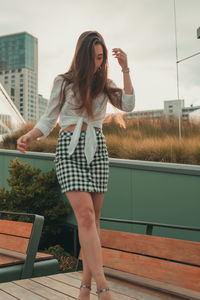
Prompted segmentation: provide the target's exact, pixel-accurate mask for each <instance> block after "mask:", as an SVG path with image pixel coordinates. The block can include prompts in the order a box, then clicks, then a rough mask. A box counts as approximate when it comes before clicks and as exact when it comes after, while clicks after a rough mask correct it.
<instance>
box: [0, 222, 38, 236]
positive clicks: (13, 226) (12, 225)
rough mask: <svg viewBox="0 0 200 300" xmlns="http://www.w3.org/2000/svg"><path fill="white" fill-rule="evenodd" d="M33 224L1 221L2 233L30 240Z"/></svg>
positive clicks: (0, 228)
mask: <svg viewBox="0 0 200 300" xmlns="http://www.w3.org/2000/svg"><path fill="white" fill-rule="evenodd" d="M32 227H33V224H32V223H26V222H17V221H8V220H0V233H4V234H9V235H16V236H21V237H26V238H29V237H30V235H31V231H32Z"/></svg>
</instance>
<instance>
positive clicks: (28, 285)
mask: <svg viewBox="0 0 200 300" xmlns="http://www.w3.org/2000/svg"><path fill="white" fill-rule="evenodd" d="M15 284H16V285H19V286H21V287H23V288H24V289H26V290H28V291H31V292H33V293H34V294H36V295H39V296H42V297H44V298H45V299H51V300H57V299H59V300H71V299H72V298H71V297H69V296H67V295H65V294H63V293H62V290H61V291H60V292H58V291H55V290H54V289H52V288H51V287H46V286H44V285H42V284H40V283H38V282H34V281H33V280H30V279H24V280H17V281H15Z"/></svg>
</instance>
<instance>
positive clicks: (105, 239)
mask: <svg viewBox="0 0 200 300" xmlns="http://www.w3.org/2000/svg"><path fill="white" fill-rule="evenodd" d="M100 236H101V244H102V246H104V247H108V248H115V249H119V250H124V251H130V252H135V253H141V254H144V255H150V256H155V257H160V258H166V259H170V260H175V261H180V262H186V263H190V264H195V265H199V266H200V243H198V242H192V241H184V240H177V239H170V238H164V237H158V236H149V235H144V234H136V233H128V232H119V231H112V230H106V229H101V235H100Z"/></svg>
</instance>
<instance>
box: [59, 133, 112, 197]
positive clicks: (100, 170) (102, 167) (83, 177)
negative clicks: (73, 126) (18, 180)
mask: <svg viewBox="0 0 200 300" xmlns="http://www.w3.org/2000/svg"><path fill="white" fill-rule="evenodd" d="M95 132H96V137H97V150H96V153H95V155H94V159H93V160H92V162H91V163H90V164H89V165H88V163H87V160H86V156H85V153H84V147H85V135H86V131H81V134H80V138H79V142H78V145H77V146H76V149H75V151H74V153H73V154H72V155H71V156H69V154H68V146H69V144H70V141H71V137H72V134H73V131H64V130H62V131H61V132H60V136H59V139H58V145H57V148H56V156H55V160H54V161H55V165H56V175H57V178H58V182H59V184H60V186H61V191H62V193H65V192H67V191H86V192H98V193H105V192H107V185H108V178H109V159H108V151H107V147H106V142H105V137H104V135H103V132H102V130H101V129H99V130H95Z"/></svg>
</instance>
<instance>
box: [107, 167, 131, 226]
mask: <svg viewBox="0 0 200 300" xmlns="http://www.w3.org/2000/svg"><path fill="white" fill-rule="evenodd" d="M131 173H132V170H130V169H128V168H119V167H114V166H113V167H110V175H109V182H108V191H107V193H106V194H105V198H104V202H103V207H102V214H101V215H102V216H104V217H111V218H118V219H130V220H132V217H133V209H132V206H133V202H134V199H133V196H132V182H131ZM102 225H103V226H104V227H105V228H106V226H107V225H108V226H109V228H110V229H113V230H114V229H117V228H119V224H116V223H109V224H106V222H104V223H102ZM132 227H133V225H130V224H120V230H121V231H131V230H132Z"/></svg>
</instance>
